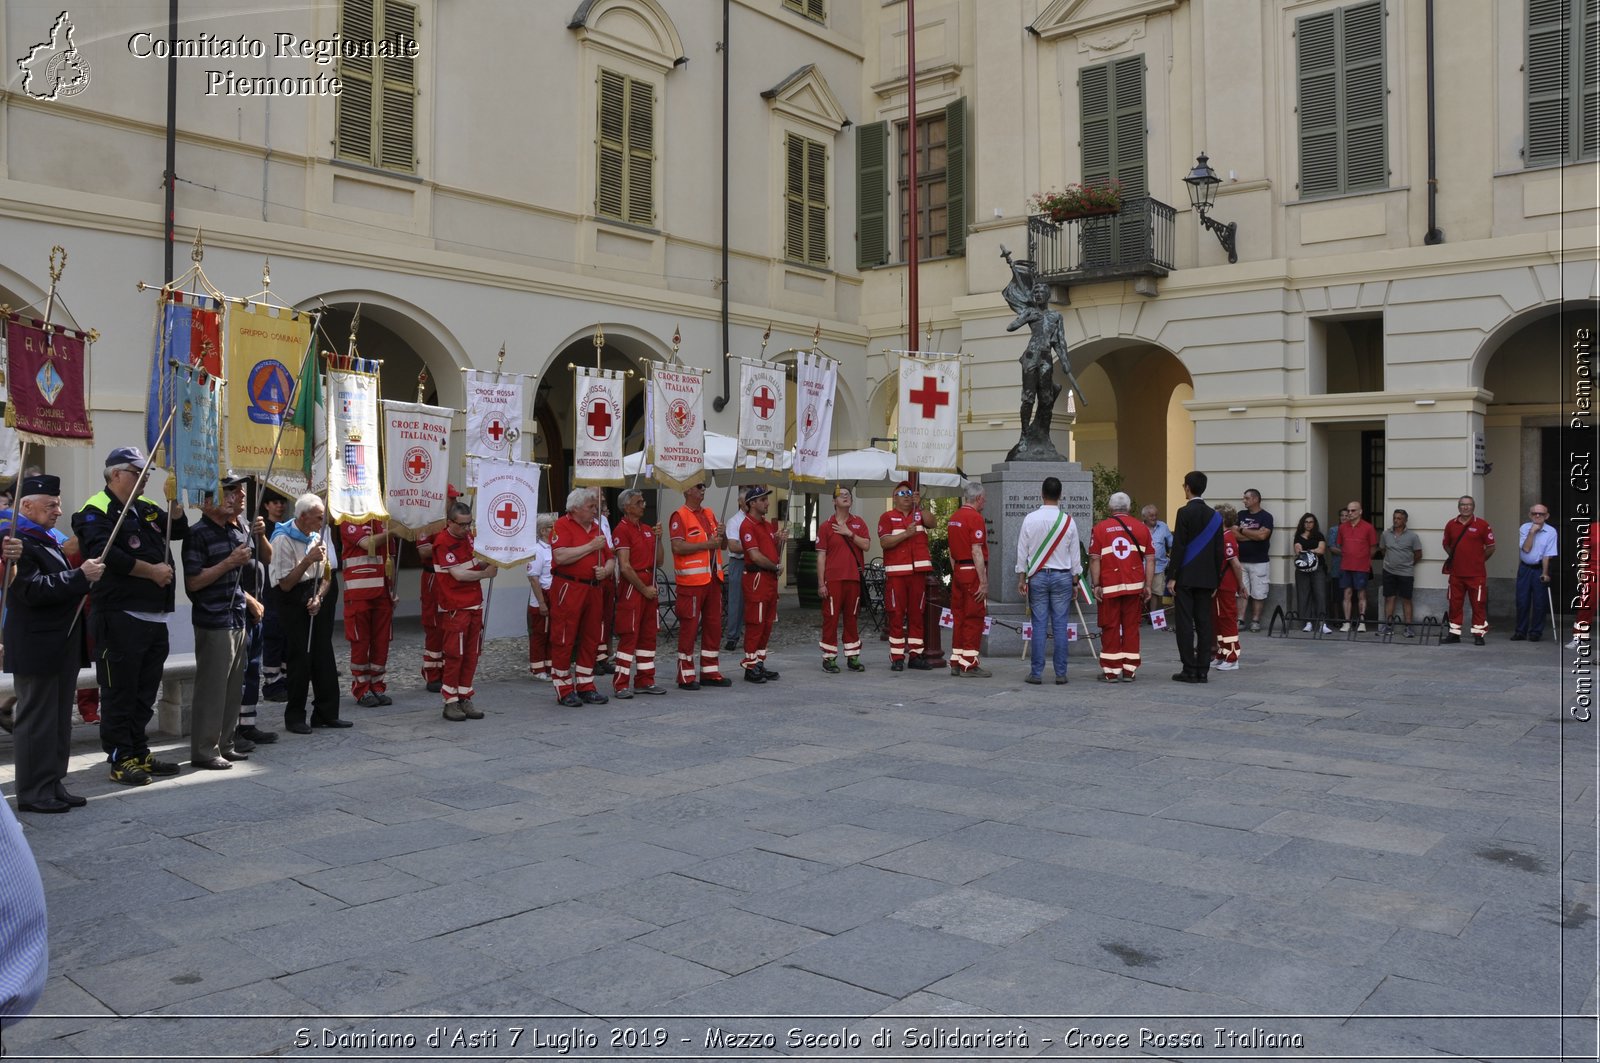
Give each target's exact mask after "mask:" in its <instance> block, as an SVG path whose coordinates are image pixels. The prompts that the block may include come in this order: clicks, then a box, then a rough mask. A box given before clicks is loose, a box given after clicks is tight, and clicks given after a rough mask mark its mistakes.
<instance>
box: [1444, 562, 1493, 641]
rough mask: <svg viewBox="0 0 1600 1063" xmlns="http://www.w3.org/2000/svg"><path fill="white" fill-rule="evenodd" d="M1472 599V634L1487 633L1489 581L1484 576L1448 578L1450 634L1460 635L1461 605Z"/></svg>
mask: <svg viewBox="0 0 1600 1063" xmlns="http://www.w3.org/2000/svg"><path fill="white" fill-rule="evenodd" d="M1468 598H1471V599H1472V633H1473V634H1474V635H1487V634H1488V633H1489V580H1488V577H1486V576H1457V575H1455V574H1453V573H1452V574H1451V576H1450V598H1449V610H1450V614H1449V619H1450V634H1452V635H1459V634H1461V603H1462V602H1463V601H1465V600H1466V599H1468Z"/></svg>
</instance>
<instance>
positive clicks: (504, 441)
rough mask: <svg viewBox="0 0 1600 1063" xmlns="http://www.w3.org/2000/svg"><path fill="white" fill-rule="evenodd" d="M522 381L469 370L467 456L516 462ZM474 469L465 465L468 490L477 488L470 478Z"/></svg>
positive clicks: (517, 376)
mask: <svg viewBox="0 0 1600 1063" xmlns="http://www.w3.org/2000/svg"><path fill="white" fill-rule="evenodd" d="M522 379H523V378H522V376H521V375H520V374H517V373H480V372H478V371H477V370H473V371H471V372H468V373H466V374H465V376H464V380H465V383H466V386H467V454H468V455H469V456H471V457H475V458H496V459H499V460H502V461H515V460H516V459H517V456H518V454H519V453H520V452H521V448H520V447H518V446H517V445H516V444H517V438H518V437H519V436H520V435H521V434H522ZM477 467H478V466H477V465H476V464H475V463H473V462H470V461H469V462H468V463H467V486H468V487H477V486H478V483H477V480H476V478H475V477H474V475H473V470H474V469H476V468H477Z"/></svg>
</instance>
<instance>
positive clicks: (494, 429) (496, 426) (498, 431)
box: [483, 417, 506, 443]
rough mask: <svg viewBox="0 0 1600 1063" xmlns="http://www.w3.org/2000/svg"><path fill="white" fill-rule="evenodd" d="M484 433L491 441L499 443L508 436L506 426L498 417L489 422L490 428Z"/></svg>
mask: <svg viewBox="0 0 1600 1063" xmlns="http://www.w3.org/2000/svg"><path fill="white" fill-rule="evenodd" d="M483 431H484V433H485V434H486V435H488V437H489V438H490V439H492V440H494V441H495V442H496V443H498V442H500V437H501V436H503V435H505V434H506V426H505V425H503V424H501V423H500V418H498V417H496V418H494V419H493V420H492V421H490V422H489V424H488V427H486V428H485V429H484V430H483Z"/></svg>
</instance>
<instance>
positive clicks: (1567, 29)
mask: <svg viewBox="0 0 1600 1063" xmlns="http://www.w3.org/2000/svg"><path fill="white" fill-rule="evenodd" d="M1571 10H1572V0H1529V3H1528V56H1527V65H1526V67H1525V69H1526V71H1527V82H1528V83H1527V93H1528V114H1527V121H1528V127H1527V138H1528V143H1527V147H1526V149H1525V150H1524V151H1523V161H1524V162H1526V163H1527V164H1528V165H1530V166H1531V165H1535V164H1538V163H1548V162H1561V161H1562V160H1563V159H1565V158H1566V157H1567V127H1568V121H1567V114H1568V107H1569V103H1568V99H1567V87H1568V84H1569V82H1570V77H1571V75H1570V74H1569V73H1568V72H1569V70H1570V69H1571V65H1570V59H1569V56H1568V44H1569V41H1570V37H1571V26H1570V23H1569V21H1568V15H1569V13H1570V12H1571Z"/></svg>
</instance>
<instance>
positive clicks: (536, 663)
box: [528, 604, 550, 676]
mask: <svg viewBox="0 0 1600 1063" xmlns="http://www.w3.org/2000/svg"><path fill="white" fill-rule="evenodd" d="M528 674H529V675H542V676H548V675H549V674H550V617H549V616H548V615H547V614H546V613H545V612H544V611H543V610H541V609H540V608H539V607H538V606H537V605H532V604H530V605H529V606H528Z"/></svg>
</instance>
